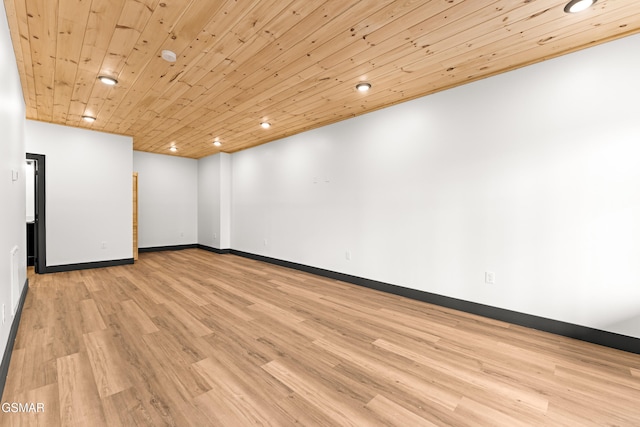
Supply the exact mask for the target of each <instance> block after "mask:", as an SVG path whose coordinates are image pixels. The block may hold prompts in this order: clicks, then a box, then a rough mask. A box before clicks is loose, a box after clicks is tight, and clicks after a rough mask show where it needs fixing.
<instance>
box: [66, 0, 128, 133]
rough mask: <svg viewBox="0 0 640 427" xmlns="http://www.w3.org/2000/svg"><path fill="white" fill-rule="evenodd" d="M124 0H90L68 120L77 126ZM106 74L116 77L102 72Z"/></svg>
mask: <svg viewBox="0 0 640 427" xmlns="http://www.w3.org/2000/svg"><path fill="white" fill-rule="evenodd" d="M124 4H125V0H93V1H92V3H91V13H90V14H89V20H88V22H87V29H86V33H85V36H84V42H83V46H82V50H81V52H80V62H79V64H78V72H77V75H76V80H75V82H74V88H73V93H72V95H71V102H70V106H69V112H68V114H67V124H69V125H71V126H78V125H79V122H80V120H81V119H82V115H83V114H84V111H85V108H86V105H87V103H88V101H89V98H90V97H91V92H92V90H93V87H94V85H95V84H96V83H97V82H96V77H98V76H99V75H102V74H103V73H102V70H101V66H102V62H103V61H104V57H105V55H106V54H107V49H108V48H109V44H110V42H111V38H112V36H113V32H114V30H115V26H116V25H117V22H118V19H119V17H120V15H121V14H122V10H123V7H124ZM104 74H105V75H107V76H109V77H117V76H112V75H109V74H108V73H104Z"/></svg>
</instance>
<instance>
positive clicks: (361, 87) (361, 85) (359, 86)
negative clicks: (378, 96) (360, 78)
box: [356, 82, 371, 92]
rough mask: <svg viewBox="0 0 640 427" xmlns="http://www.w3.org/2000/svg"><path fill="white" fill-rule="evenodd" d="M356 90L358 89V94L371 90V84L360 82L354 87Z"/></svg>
mask: <svg viewBox="0 0 640 427" xmlns="http://www.w3.org/2000/svg"><path fill="white" fill-rule="evenodd" d="M356 89H358V92H366V91H368V90H369V89H371V83H367V82H360V83H358V84H357V85H356Z"/></svg>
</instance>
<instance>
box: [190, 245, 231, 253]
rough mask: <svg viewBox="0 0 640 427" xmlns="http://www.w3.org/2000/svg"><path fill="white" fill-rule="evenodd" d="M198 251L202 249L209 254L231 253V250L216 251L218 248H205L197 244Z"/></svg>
mask: <svg viewBox="0 0 640 427" xmlns="http://www.w3.org/2000/svg"><path fill="white" fill-rule="evenodd" d="M198 249H202V250H204V251H209V252H214V253H217V254H230V253H231V249H218V248H214V247H212V246H206V245H201V244H198Z"/></svg>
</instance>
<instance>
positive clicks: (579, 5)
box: [564, 0, 597, 13]
mask: <svg viewBox="0 0 640 427" xmlns="http://www.w3.org/2000/svg"><path fill="white" fill-rule="evenodd" d="M596 1H597V0H571V1H570V2H569V3H567V5H566V6H565V7H564V11H565V12H567V13H578V12H582V11H583V10H586V9H589V8H590V7H591V6H593V5H594V4H595V2H596Z"/></svg>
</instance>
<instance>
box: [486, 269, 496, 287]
mask: <svg viewBox="0 0 640 427" xmlns="http://www.w3.org/2000/svg"><path fill="white" fill-rule="evenodd" d="M484 282H485V283H488V284H490V285H493V284H495V283H496V273H494V272H493V271H485V272H484Z"/></svg>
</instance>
